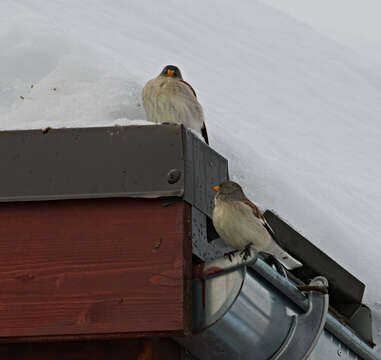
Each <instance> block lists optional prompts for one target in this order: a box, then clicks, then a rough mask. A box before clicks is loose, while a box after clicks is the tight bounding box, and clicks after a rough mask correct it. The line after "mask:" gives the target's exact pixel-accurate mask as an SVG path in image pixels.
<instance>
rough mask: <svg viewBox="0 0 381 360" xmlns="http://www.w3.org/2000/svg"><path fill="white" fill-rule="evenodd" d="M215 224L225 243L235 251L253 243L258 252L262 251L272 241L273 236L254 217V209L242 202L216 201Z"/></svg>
mask: <svg viewBox="0 0 381 360" xmlns="http://www.w3.org/2000/svg"><path fill="white" fill-rule="evenodd" d="M213 224H214V227H215V228H216V231H217V233H218V234H219V235H220V236H221V238H222V239H223V240H224V241H225V243H226V244H227V245H229V246H231V247H232V248H235V249H242V248H244V247H245V246H246V245H247V244H249V243H252V244H253V245H254V247H255V248H256V249H257V250H259V251H262V250H264V249H265V248H266V247H267V246H268V244H269V242H270V241H271V236H270V235H269V233H268V232H267V230H266V229H265V227H264V226H263V225H262V223H261V222H260V220H259V219H258V218H257V217H255V216H254V214H253V212H252V209H251V208H250V207H248V206H246V205H244V204H241V203H240V202H234V201H232V202H226V201H219V200H218V199H216V202H215V208H214V211H213Z"/></svg>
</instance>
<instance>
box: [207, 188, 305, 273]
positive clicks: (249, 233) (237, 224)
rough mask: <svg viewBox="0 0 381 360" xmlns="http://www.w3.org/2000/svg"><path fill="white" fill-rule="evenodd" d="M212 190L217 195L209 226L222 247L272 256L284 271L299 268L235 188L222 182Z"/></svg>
mask: <svg viewBox="0 0 381 360" xmlns="http://www.w3.org/2000/svg"><path fill="white" fill-rule="evenodd" d="M213 189H214V190H215V191H216V192H217V194H216V197H215V199H214V210H213V224H214V227H215V228H216V231H217V233H218V234H219V235H220V237H221V238H222V239H223V240H224V242H225V243H226V245H228V246H230V247H232V248H233V249H236V250H241V252H242V253H244V254H246V253H247V252H248V253H250V247H251V246H252V247H253V248H254V249H255V250H257V251H258V252H264V253H267V254H271V255H273V256H274V257H275V258H276V260H278V261H279V262H280V263H281V264H282V265H283V266H284V267H285V268H286V269H288V270H293V269H296V268H298V267H301V266H302V264H301V263H300V262H299V261H298V260H296V259H294V258H293V257H292V256H291V255H290V254H288V253H287V252H286V251H285V250H283V249H282V248H281V247H280V246H279V245H278V243H277V242H276V238H275V234H274V231H273V230H272V229H271V227H270V225H269V224H268V223H267V222H266V219H265V218H264V216H263V215H262V213H261V211H260V210H259V209H258V207H257V206H256V205H255V204H253V203H252V202H251V201H250V200H249V199H248V198H247V197H246V196H245V194H244V192H243V191H242V188H241V186H240V185H239V184H237V183H235V182H233V181H226V182H224V183H222V184H221V185H220V186H215V187H214V188H213Z"/></svg>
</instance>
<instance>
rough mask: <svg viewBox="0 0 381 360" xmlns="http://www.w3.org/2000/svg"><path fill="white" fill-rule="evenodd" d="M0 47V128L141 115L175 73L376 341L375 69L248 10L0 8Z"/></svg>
mask: <svg viewBox="0 0 381 360" xmlns="http://www.w3.org/2000/svg"><path fill="white" fill-rule="evenodd" d="M0 47H1V49H2V51H1V54H0V128H1V129H15V128H35V127H41V128H42V127H46V126H52V127H62V126H87V125H105V124H115V123H119V124H123V123H125V122H126V121H127V120H126V119H133V120H134V119H144V117H145V115H144V111H143V109H142V106H141V101H140V91H141V88H142V86H143V85H144V83H145V82H146V81H147V80H148V79H150V78H152V77H154V76H156V75H157V74H158V73H159V71H160V70H161V68H162V67H163V66H164V65H166V64H175V65H178V66H179V67H180V68H181V70H182V72H183V75H184V77H185V79H186V80H188V81H189V82H191V83H192V85H193V86H194V88H195V89H196V91H197V93H198V97H199V100H200V102H201V103H202V104H203V106H204V110H205V115H206V123H207V128H208V132H209V136H210V142H211V145H212V146H213V147H214V148H215V149H216V150H217V151H219V152H221V153H222V154H223V155H225V156H226V157H227V158H228V159H229V161H230V174H231V176H232V178H233V179H235V180H238V181H239V182H240V183H241V184H242V185H243V186H244V188H245V189H246V192H247V194H248V196H249V197H250V198H251V199H253V200H254V201H256V202H258V203H259V204H261V205H262V206H264V207H268V208H271V209H273V210H275V211H276V212H277V213H278V214H280V215H281V216H282V217H283V218H285V219H286V220H287V221H288V222H290V223H291V224H292V225H293V226H294V227H295V228H296V229H298V230H299V231H300V232H301V233H303V234H305V235H306V236H307V237H308V238H309V239H310V240H311V241H312V242H314V243H315V244H317V245H318V246H319V247H320V248H322V249H323V251H325V252H327V253H328V254H329V255H330V256H332V257H333V258H334V259H335V260H337V261H338V262H339V263H341V264H342V265H343V266H345V267H346V268H348V269H349V270H350V271H352V272H353V273H354V274H355V275H356V276H357V277H359V278H360V279H362V280H364V281H365V282H366V284H367V290H366V301H367V303H368V304H369V305H370V306H371V307H372V309H373V311H375V317H376V324H377V329H376V330H377V331H378V337H379V338H378V342H380V338H381V289H380V280H379V277H380V274H381V261H379V259H380V258H381V244H380V240H379V239H380V237H381V221H380V220H379V219H380V218H381V206H380V203H381V186H380V180H379V179H380V177H381V166H380V164H381V140H380V139H381V126H380V117H381V66H380V67H379V68H374V67H371V66H367V65H366V64H364V62H363V61H362V60H360V59H358V58H357V55H356V54H355V53H354V52H352V51H351V50H349V49H347V48H345V47H344V46H341V45H339V44H338V43H335V42H333V41H332V40H330V39H328V38H325V37H324V36H322V35H320V34H319V33H317V32H315V31H314V30H312V29H311V28H310V27H308V26H305V25H303V24H302V23H299V22H297V21H295V20H294V19H292V18H291V17H288V16H287V15H285V14H282V13H281V12H278V11H276V10H274V9H272V8H270V7H266V6H265V5H263V4H262V3H259V2H257V1H254V0H245V1H240V2H239V4H238V3H235V2H232V1H229V0H219V1H217V0H215V1H208V2H202V4H201V3H200V4H196V3H195V2H194V1H175V0H172V1H155V0H146V1H144V2H143V1H138V0H136V1H131V0H130V1H122V0H114V1H112V2H105V1H103V0H82V1H75V0H65V1H64V2H63V1H59V0H50V1H43V0H34V1H33V2H32V1H28V0H19V1H18V2H17V3H16V2H14V1H10V0H9V1H7V0H3V1H1V2H0ZM32 85H33V87H31V86H32ZM21 96H22V97H23V98H21Z"/></svg>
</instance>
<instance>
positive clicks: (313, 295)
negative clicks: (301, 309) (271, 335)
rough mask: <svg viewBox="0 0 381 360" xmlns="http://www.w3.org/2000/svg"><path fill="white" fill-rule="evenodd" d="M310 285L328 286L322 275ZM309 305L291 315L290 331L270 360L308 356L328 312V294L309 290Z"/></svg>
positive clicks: (299, 359) (303, 358)
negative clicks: (301, 312)
mask: <svg viewBox="0 0 381 360" xmlns="http://www.w3.org/2000/svg"><path fill="white" fill-rule="evenodd" d="M309 285H310V286H315V287H316V286H317V287H322V286H323V287H325V288H327V287H328V281H327V279H326V278H324V277H323V276H318V277H316V278H314V279H313V280H312V281H311V282H310V284H309ZM308 300H309V307H308V310H307V312H306V313H304V314H302V315H293V316H292V322H291V327H290V331H289V333H288V335H287V337H286V339H285V341H284V342H283V344H282V345H281V347H280V348H279V349H278V351H277V352H276V353H275V354H274V355H273V356H272V357H271V360H290V359H293V360H305V359H307V358H308V357H309V355H310V354H311V352H312V350H313V349H314V347H315V345H316V344H317V342H318V340H319V337H320V334H321V333H322V331H323V329H324V325H325V321H326V318H327V314H328V304H329V296H328V294H327V293H323V292H321V291H314V290H312V291H310V292H309V294H308Z"/></svg>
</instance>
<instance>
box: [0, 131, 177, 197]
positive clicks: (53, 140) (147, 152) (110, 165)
mask: <svg viewBox="0 0 381 360" xmlns="http://www.w3.org/2000/svg"><path fill="white" fill-rule="evenodd" d="M181 134H182V128H181V127H180V126H170V125H161V126H158V125H153V126H124V127H122V126H114V127H97V128H68V129H50V130H49V131H47V132H42V131H41V130H25V131H24V130H22V131H1V132H0V173H1V177H0V201H25V200H27V201H28V200H57V199H78V198H100V197H123V196H128V197H148V198H152V197H159V196H182V195H183V192H184V176H180V178H178V174H179V172H180V173H181V174H184V155H183V143H182V135H181ZM174 169H177V170H175V171H173V170H174ZM171 171H172V172H171ZM173 174H175V175H177V181H175V182H174V180H176V179H173ZM169 178H170V179H169ZM168 180H170V181H168Z"/></svg>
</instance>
